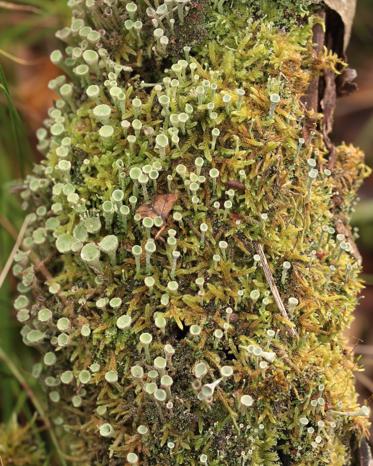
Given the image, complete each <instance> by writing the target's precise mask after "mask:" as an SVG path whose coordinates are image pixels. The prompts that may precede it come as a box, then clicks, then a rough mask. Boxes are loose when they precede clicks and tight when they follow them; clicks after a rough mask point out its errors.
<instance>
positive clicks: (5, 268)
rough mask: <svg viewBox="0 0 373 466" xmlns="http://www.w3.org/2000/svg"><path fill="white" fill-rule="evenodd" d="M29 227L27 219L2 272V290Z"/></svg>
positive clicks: (0, 281)
mask: <svg viewBox="0 0 373 466" xmlns="http://www.w3.org/2000/svg"><path fill="white" fill-rule="evenodd" d="M27 225H28V220H27V218H25V220H24V221H23V224H22V227H21V229H20V231H19V233H18V236H17V239H16V242H15V244H14V246H13V249H12V251H11V253H10V255H9V257H8V260H7V261H6V264H5V265H4V268H3V270H2V271H1V273H0V288H1V287H2V286H3V283H4V281H5V279H6V277H7V275H8V273H9V270H10V268H11V267H12V264H13V260H14V256H15V255H16V252H17V251H18V249H19V247H20V245H21V243H22V240H23V237H24V235H25V232H26V229H27Z"/></svg>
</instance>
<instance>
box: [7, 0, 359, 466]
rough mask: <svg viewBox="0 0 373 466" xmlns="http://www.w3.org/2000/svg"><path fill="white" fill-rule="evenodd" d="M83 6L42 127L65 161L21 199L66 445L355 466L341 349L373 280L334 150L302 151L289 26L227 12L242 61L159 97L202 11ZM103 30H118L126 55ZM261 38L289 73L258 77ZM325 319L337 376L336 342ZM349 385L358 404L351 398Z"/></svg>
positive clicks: (38, 315) (97, 452)
mask: <svg viewBox="0 0 373 466" xmlns="http://www.w3.org/2000/svg"><path fill="white" fill-rule="evenodd" d="M69 3H70V6H71V7H72V8H73V12H74V19H73V21H72V24H71V27H69V28H65V29H63V30H61V31H59V32H58V34H57V36H58V37H59V38H60V39H61V40H63V41H66V42H67V43H68V46H67V48H66V56H64V55H63V54H62V52H60V51H54V52H53V53H52V54H51V59H52V62H53V63H55V64H58V65H59V66H60V67H61V68H62V69H63V70H64V72H65V74H64V75H63V76H59V77H57V78H56V79H54V80H52V81H51V83H50V88H51V89H53V90H54V91H55V92H56V93H57V94H58V95H59V98H58V99H57V100H56V102H55V105H54V107H53V108H52V109H51V110H50V111H49V114H48V119H47V120H46V121H45V128H43V129H40V130H39V131H38V133H37V136H38V140H39V149H40V150H41V151H42V152H44V153H45V154H46V159H45V161H44V162H42V163H41V164H40V165H38V166H36V167H35V169H34V172H33V174H32V175H30V176H28V178H27V180H26V188H25V190H24V191H23V193H22V198H23V201H24V207H25V208H26V207H27V208H30V209H33V213H31V214H29V215H28V217H27V222H28V228H27V234H26V236H25V239H24V240H23V244H22V250H21V251H19V252H18V253H17V255H16V257H15V260H16V264H15V266H14V270H13V271H14V274H15V275H16V276H18V277H20V280H21V281H20V284H19V285H18V290H19V292H20V295H19V296H18V297H17V299H16V300H15V304H14V307H15V309H16V310H17V318H18V320H19V321H20V322H21V323H22V324H23V328H22V336H23V340H24V342H25V343H26V344H27V345H33V346H36V347H37V348H38V349H39V350H40V351H41V353H42V362H41V363H38V364H36V365H35V367H34V375H35V376H36V377H39V378H40V379H41V380H42V381H43V383H44V385H45V389H46V392H47V393H48V397H49V400H50V402H51V406H52V407H53V405H54V406H55V407H56V411H55V412H56V413H58V414H57V415H56V417H55V418H54V421H55V424H56V426H57V428H58V429H60V431H61V438H65V437H66V438H68V439H69V440H68V441H67V442H68V443H69V444H70V447H71V450H72V453H75V454H82V455H83V456H84V455H87V458H88V459H87V464H96V463H93V461H94V460H93V459H92V458H99V460H98V461H99V463H97V464H111V463H110V461H116V460H118V461H120V460H123V458H125V459H126V461H127V462H128V463H129V464H139V463H141V464H144V465H145V464H162V465H166V464H170V465H173V464H190V465H192V464H199V463H201V464H209V465H211V466H213V465H223V464H227V465H228V464H229V465H230V464H234V465H238V464H242V465H245V464H258V465H259V464H279V463H278V461H279V454H280V453H279V451H280V450H281V451H283V452H285V453H284V454H290V453H289V452H291V455H292V459H293V463H292V464H310V465H311V464H313V463H312V458H313V455H314V453H315V451H318V452H319V453H320V455H321V454H322V455H325V456H324V458H326V460H328V461H330V460H331V458H332V453H331V452H332V451H333V450H336V451H338V454H339V455H340V458H342V461H343V458H347V456H348V447H347V446H345V445H344V444H343V442H342V440H340V436H341V434H340V433H341V432H343V429H345V428H346V426H347V425H348V426H349V428H352V426H353V425H354V419H355V418H357V419H360V418H361V416H365V415H366V414H367V413H366V408H359V407H358V405H357V403H356V397H355V394H354V390H353V385H352V375H351V372H350V369H346V368H343V363H342V359H343V358H342V355H341V353H340V348H342V347H343V345H344V343H343V338H342V336H341V329H343V328H344V327H345V326H346V325H347V324H348V319H349V316H350V314H351V312H352V310H353V307H354V303H355V298H354V296H355V295H356V293H357V291H358V290H359V286H360V285H359V283H358V281H357V279H356V276H357V273H358V266H357V264H356V260H355V259H354V257H353V255H352V247H351V243H350V240H349V238H348V237H346V235H345V234H342V233H338V232H337V231H336V230H335V228H334V226H333V223H332V222H333V219H332V214H331V210H332V195H333V192H332V189H331V177H330V175H331V174H332V172H331V170H330V169H329V168H327V166H326V150H325V147H324V144H323V141H322V137H321V136H320V135H319V134H318V133H316V132H315V134H314V135H313V141H312V145H306V144H305V140H304V139H303V133H302V125H303V115H304V109H303V106H302V104H301V100H300V99H301V95H302V93H304V91H305V89H306V85H307V80H306V78H305V77H304V76H305V71H304V70H300V71H299V76H298V77H297V79H294V82H293V81H292V80H291V69H290V67H289V69H287V68H286V69H285V70H284V72H283V73H284V76H285V77H286V72H287V73H289V75H288V76H287V77H288V78H289V79H288V80H286V79H281V78H274V77H273V76H274V75H275V74H276V66H277V65H276V51H273V50H276V47H278V46H279V45H278V44H279V43H280V39H281V34H277V33H276V32H275V31H273V30H272V26H271V24H269V25H268V26H267V27H266V26H265V25H260V23H259V22H253V21H252V20H250V15H249V13H248V12H246V13H243V11H245V10H244V9H243V5H241V4H238V5H237V12H236V13H235V12H233V13H231V14H230V16H227V18H228V19H227V21H228V23H229V24H228V26H229V25H230V27H232V30H230V28H229V27H228V26H227V25H226V24H225V23H223V19H222V18H224V17H225V16H226V15H227V10H225V9H224V4H223V3H222V4H220V3H219V4H216V5H215V3H214V2H211V5H209V11H210V14H211V17H210V18H209V20H208V22H209V24H208V25H207V26H206V27H207V28H208V27H210V28H211V29H213V28H215V27H221V28H222V32H221V35H222V40H224V41H225V43H226V45H227V47H228V46H231V47H233V44H234V43H236V48H237V50H236V51H235V55H234V54H233V55H234V56H233V58H232V56H231V55H230V52H229V50H228V49H227V50H228V51H226V50H219V49H218V47H216V44H215V48H214V46H212V45H211V44H210V46H209V45H202V46H201V45H200V46H199V47H197V48H193V47H191V46H189V45H187V46H184V47H183V48H182V51H181V52H182V54H183V56H182V57H179V58H177V59H174V60H173V63H172V64H171V65H170V66H169V68H168V69H164V70H162V68H161V70H160V71H159V70H158V71H157V72H154V80H155V82H151V83H148V82H146V81H145V79H143V77H142V75H141V67H142V66H144V67H145V63H146V60H145V58H146V57H148V58H149V57H150V58H152V59H154V66H155V67H160V66H161V65H162V64H163V61H162V60H163V59H164V57H166V56H167V55H168V47H169V44H170V43H171V42H172V41H170V37H172V34H174V33H175V31H177V28H178V27H180V25H183V24H184V22H185V21H187V19H188V11H189V8H191V4H190V3H189V2H187V1H177V2H176V1H173V0H171V1H165V2H164V3H162V4H159V5H158V4H157V6H154V8H152V7H150V6H149V5H148V6H146V5H145V3H143V2H139V3H137V4H135V3H133V2H128V3H127V2H122V1H112V2H95V1H94V0H87V1H85V2H83V1H79V0H76V1H73V2H69ZM104 4H105V7H104ZM110 5H111V6H110ZM108 8H109V9H110V14H109V10H108ZM245 8H246V7H245ZM240 16H241V18H240V19H239V20H238V19H237V18H238V17H240ZM229 21H230V22H229ZM235 21H238V23H239V24H240V25H241V26H242V27H241V29H240V31H239V32H237V30H236V29H234V28H233V24H234V22H235ZM120 24H124V28H122V29H121V27H120ZM300 29H301V30H302V31H303V36H302V38H301V39H299V42H298V43H297V47H295V48H294V50H293V49H291V48H290V51H289V57H285V58H283V59H284V60H285V61H286V60H289V61H290V60H295V61H296V60H299V61H301V59H302V57H303V58H305V59H308V58H309V56H310V53H311V52H310V44H311V24H308V25H302V26H299V25H297V27H296V28H295V27H294V28H290V30H289V31H288V32H287V34H288V36H289V38H291V39H292V40H293V41H296V40H297V38H298V37H299V30H300ZM104 30H106V32H108V31H116V33H118V31H121V34H122V35H121V41H122V42H121V44H122V46H121V48H119V49H118V48H116V49H114V50H111V49H110V47H109V45H108V44H110V37H108V34H104V33H103V31H104ZM250 41H252V42H253V43H257V44H261V45H263V44H265V43H267V42H268V41H272V45H273V48H272V49H271V48H270V47H269V50H268V51H267V52H266V53H267V54H268V57H269V58H271V59H273V63H271V62H269V63H267V61H266V60H264V59H263V61H265V62H266V67H267V71H266V73H267V74H268V75H264V76H262V75H260V76H254V77H253V78H252V80H251V81H248V80H244V79H243V78H242V75H241V73H242V72H243V71H244V70H245V67H246V66H248V65H247V64H246V62H245V60H247V61H249V59H250V57H251V55H250V54H252V52H250V47H249V46H248V45H247V42H250ZM104 44H107V48H105V47H104ZM237 44H238V45H237ZM228 48H229V47H228ZM238 49H239V50H238ZM140 51H141V52H142V53H141V54H140ZM238 51H239V53H238ZM291 53H293V56H291V57H290V55H291ZM263 54H264V52H263ZM118 57H119V58H118ZM135 58H136V59H135ZM309 67H311V65H309ZM157 73H158V78H156V76H157ZM308 73H309V74H310V73H311V69H310V68H309V69H308ZM255 82H258V85H254V83H255ZM289 186H290V187H289ZM281 190H283V192H281ZM354 190H355V186H354V187H353V188H351V193H350V199H351V200H350V201H349V202H348V204H346V206H345V210H346V212H347V213H348V212H349V211H350V210H351V208H352V207H353V195H354ZM259 243H260V244H262V245H263V246H264V247H265V248H264V250H265V253H266V255H267V257H268V261H269V262H270V268H271V270H272V273H273V276H274V281H275V283H277V287H278V289H279V290H280V295H281V296H282V300H283V302H284V303H285V309H286V312H287V315H288V318H287V319H285V318H284V317H283V316H281V313H280V312H279V310H278V307H277V303H276V299H275V298H274V296H273V294H272V293H273V289H272V288H271V284H270V283H268V281H267V280H266V278H265V274H264V273H263V267H264V266H265V264H264V263H263V261H262V260H261V257H260V254H258V250H257V249H256V245H257V244H259ZM320 250H322V251H323V253H324V255H325V256H326V258H327V259H325V260H324V261H323V258H322V259H320V258H319V257H318V252H319V251H320ZM40 260H42V261H43V267H38V265H37V264H39V263H40ZM34 264H36V265H34ZM300 275H302V276H303V278H302V279H301V278H299V277H300ZM316 277H317V278H316ZM322 277H324V278H322ZM44 281H45V283H43V282H44ZM309 283H312V286H310V285H309ZM337 283H343V286H344V287H345V290H346V292H345V291H343V292H342V291H341V292H340V295H341V297H338V296H336V291H335V289H333V287H334V284H337ZM38 290H39V291H38ZM35 291H36V293H41V295H42V297H43V299H41V300H38V299H35ZM332 294H333V300H334V301H333V303H332V304H330V302H331V301H330V300H329V301H328V300H327V297H328V296H330V295H332ZM313 295H317V296H318V303H316V304H312V303H310V299H312V296H313ZM350 296H352V297H353V298H351V297H350ZM338 306H341V307H343V308H344V309H345V310H346V318H345V320H344V321H343V322H342V321H341V317H339V316H338V314H337V312H336V308H338ZM328 325H329V326H330V328H331V329H332V330H331V334H333V335H334V336H333V339H334V344H335V345H336V348H337V349H336V351H335V353H333V354H334V356H333V358H334V364H335V367H336V369H335V370H334V369H333V367H330V365H329V362H326V356H325V351H326V349H327V348H328V347H329V342H328V341H324V342H322V339H319V338H320V335H321V334H322V333H323V332H325V330H322V329H325V328H327V326H328ZM328 328H329V327H328ZM290 330H292V332H290ZM321 330H322V331H321ZM292 335H293V336H292ZM306 355H307V356H306ZM307 358H308V359H307ZM303 360H305V361H306V360H307V363H306V362H305V364H304V367H301V366H302V361H303ZM323 361H324V362H323ZM294 367H295V368H294ZM320 368H321V369H320ZM338 371H339V373H340V375H336V373H337V372H338ZM343 378H347V380H346V382H345V387H344V389H343V390H344V392H343V390H342V389H339V388H335V387H334V385H333V384H334V383H335V380H338V381H339V380H342V379H343ZM275 386H277V389H276V390H275V388H274V387H275ZM342 392H343V393H342ZM295 393H297V394H298V395H295ZM349 406H350V407H351V409H348V407H349ZM276 418H277V419H276ZM359 422H360V423H361V425H363V424H364V423H363V421H361V419H360V420H359ZM160 424H162V426H160ZM78 426H79V429H80V430H81V432H82V436H81V438H79V439H73V440H72V438H71V436H70V434H72V433H73V432H74V430H75V429H76V428H77V427H78ZM356 430H357V431H359V428H358V427H356ZM62 433H63V434H62ZM285 437H287V441H288V444H289V446H288V447H284V446H282V447H281V448H280V447H279V445H280V444H281V442H282V441H283V439H284V438H285ZM100 438H101V440H99V439H100ZM222 442H223V443H224V442H225V443H224V444H222ZM211 448H212V450H211ZM232 451H233V453H232ZM321 452H323V453H321ZM230 455H232V456H231V458H230ZM147 461H149V463H147ZM150 461H153V462H150ZM154 461H155V462H154ZM157 461H158V462H157ZM302 461H303V462H302ZM112 464H114V463H112ZM115 464H117V463H115ZM118 464H119V463H118ZM121 464H122V463H121ZM320 464H321V463H320ZM335 464H336V465H337V464H342V463H337V462H336V463H335Z"/></svg>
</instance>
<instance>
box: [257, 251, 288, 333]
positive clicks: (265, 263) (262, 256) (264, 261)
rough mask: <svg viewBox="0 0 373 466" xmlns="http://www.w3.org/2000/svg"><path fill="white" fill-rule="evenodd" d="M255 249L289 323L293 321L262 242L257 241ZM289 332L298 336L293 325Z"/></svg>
mask: <svg viewBox="0 0 373 466" xmlns="http://www.w3.org/2000/svg"><path fill="white" fill-rule="evenodd" d="M255 249H256V252H257V253H258V254H259V257H260V262H261V264H262V267H263V272H264V276H265V278H266V280H267V283H268V285H269V288H270V289H271V292H272V295H273V297H274V299H275V301H276V304H277V307H278V309H279V311H280V313H281V315H282V317H284V318H285V319H286V320H287V321H288V322H289V323H291V320H290V319H289V316H288V313H287V312H286V309H285V306H284V303H283V302H282V299H281V296H280V293H279V291H278V288H277V286H276V283H275V280H274V278H273V275H272V272H271V269H270V268H269V265H268V261H267V258H266V256H265V254H264V250H263V246H262V245H261V244H259V243H256V242H255ZM289 333H291V335H292V336H293V337H295V336H297V332H296V331H295V330H294V328H293V327H290V326H289Z"/></svg>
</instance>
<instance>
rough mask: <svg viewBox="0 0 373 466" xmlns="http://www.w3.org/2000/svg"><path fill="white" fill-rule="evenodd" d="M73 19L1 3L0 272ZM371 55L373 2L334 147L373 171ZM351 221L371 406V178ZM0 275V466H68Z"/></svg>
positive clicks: (357, 340)
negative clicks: (354, 150)
mask: <svg viewBox="0 0 373 466" xmlns="http://www.w3.org/2000/svg"><path fill="white" fill-rule="evenodd" d="M26 4H27V5H26ZM68 15H69V11H68V8H67V6H66V0H28V1H24V2H22V3H21V2H8V1H0V270H3V269H4V267H5V265H6V263H7V260H8V257H9V255H10V254H11V251H12V248H13V246H14V243H15V241H16V238H17V235H18V231H19V229H20V227H21V225H22V221H23V217H24V213H23V212H22V210H21V208H20V205H19V203H18V201H17V196H16V193H17V190H18V187H19V185H20V183H21V179H22V176H23V175H24V173H27V172H28V171H29V169H30V167H31V165H32V163H33V162H35V161H37V160H38V159H39V157H40V155H39V154H38V153H37V151H36V149H35V146H36V139H35V136H34V134H35V131H36V129H38V128H39V127H40V126H41V124H42V121H43V119H44V118H45V116H46V112H47V109H48V107H49V106H50V105H51V103H52V100H53V93H52V91H50V90H49V89H48V82H49V80H51V79H52V78H54V77H55V76H57V75H58V74H60V73H59V71H58V70H57V69H56V68H55V67H54V66H53V65H52V64H51V63H50V62H49V58H48V57H49V54H50V52H51V51H52V50H54V49H55V48H57V47H58V46H59V45H58V44H57V41H56V40H54V32H55V30H56V29H58V28H60V27H62V26H63V25H64V24H65V22H66V21H67V18H68ZM372 48H373V2H372V0H358V9H357V16H356V20H355V25H354V30H353V35H352V40H351V44H350V47H349V50H348V55H349V64H350V66H351V67H352V68H355V69H356V70H357V71H358V79H357V81H358V84H359V90H358V91H356V92H355V93H353V94H352V95H350V96H348V97H343V98H341V99H339V101H338V106H337V113H336V123H335V132H334V140H335V141H336V142H340V141H345V142H353V143H354V144H356V145H358V146H360V147H361V148H362V149H363V150H364V151H365V153H366V157H367V163H368V165H370V166H371V167H373V60H372ZM354 223H355V225H356V226H358V227H359V229H360V239H359V247H360V250H361V252H362V254H363V257H364V276H363V278H364V279H365V281H366V283H367V288H366V290H365V291H364V295H365V298H363V297H362V299H361V303H360V306H359V308H358V310H357V312H356V320H355V323H354V325H353V328H352V329H351V332H350V335H349V338H350V341H351V343H352V345H353V347H354V348H355V352H356V353H357V354H359V355H361V362H362V364H363V366H364V368H365V371H364V372H359V373H357V375H356V376H357V386H358V389H359V392H360V393H361V396H362V397H364V398H371V399H372V395H373V177H370V179H368V181H367V182H366V183H365V185H364V187H363V189H362V190H361V201H360V203H359V205H358V207H357V209H356V212H355V216H354ZM3 275H4V274H3ZM3 278H4V277H1V272H0V465H1V466H2V464H4V466H5V465H6V464H15V465H38V466H39V465H43V464H45V465H48V464H56V463H55V461H54V460H53V457H54V456H55V455H56V454H57V456H58V458H59V460H58V461H57V463H58V464H64V459H63V457H62V455H61V453H60V452H58V445H56V441H55V438H54V436H53V431H52V430H51V428H50V425H49V420H48V419H47V418H46V416H45V415H44V413H43V408H42V406H41V404H40V403H39V402H38V399H39V394H38V387H37V386H36V385H35V384H34V383H33V380H32V377H31V376H30V371H31V367H32V364H33V356H34V355H33V354H32V351H31V350H30V349H28V348H26V347H24V346H23V344H22V343H21V342H20V338H19V328H18V323H17V321H16V319H15V313H14V312H13V309H12V296H13V295H14V292H15V288H16V283H15V281H14V280H13V278H12V276H11V273H10V274H8V276H7V279H6V280H3ZM35 412H36V413H37V414H36V415H35V414H34V413H35ZM30 438H31V440H30ZM10 445H12V446H10ZM45 445H49V446H54V447H53V448H50V447H49V448H47V449H46V450H47V451H48V452H49V454H45V448H44V446H45ZM35 446H36V448H35ZM1 460H2V462H1Z"/></svg>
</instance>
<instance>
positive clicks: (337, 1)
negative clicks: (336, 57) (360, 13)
mask: <svg viewBox="0 0 373 466" xmlns="http://www.w3.org/2000/svg"><path fill="white" fill-rule="evenodd" d="M356 2H357V0H325V3H326V4H327V5H328V7H329V8H331V9H332V10H334V11H335V12H336V13H338V15H339V16H340V17H341V19H342V21H343V25H344V34H343V50H346V48H347V45H348V42H349V41H350V37H351V29H352V22H353V20H354V16H355V10H356Z"/></svg>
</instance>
